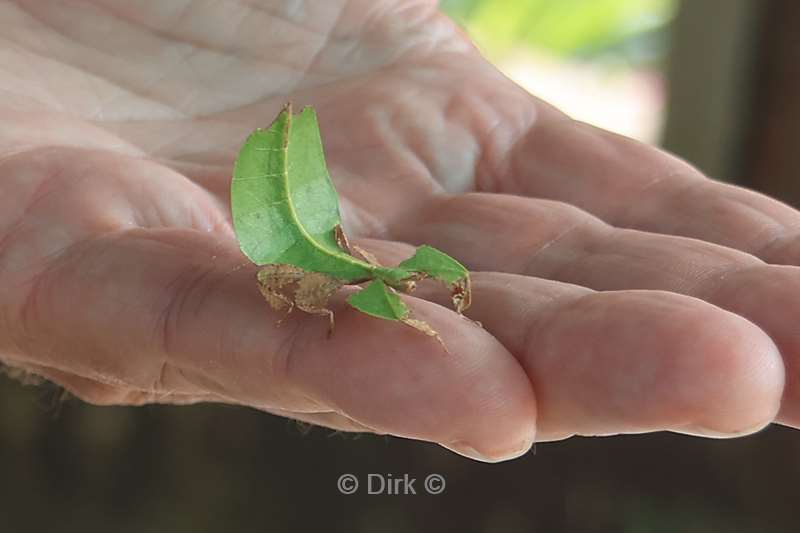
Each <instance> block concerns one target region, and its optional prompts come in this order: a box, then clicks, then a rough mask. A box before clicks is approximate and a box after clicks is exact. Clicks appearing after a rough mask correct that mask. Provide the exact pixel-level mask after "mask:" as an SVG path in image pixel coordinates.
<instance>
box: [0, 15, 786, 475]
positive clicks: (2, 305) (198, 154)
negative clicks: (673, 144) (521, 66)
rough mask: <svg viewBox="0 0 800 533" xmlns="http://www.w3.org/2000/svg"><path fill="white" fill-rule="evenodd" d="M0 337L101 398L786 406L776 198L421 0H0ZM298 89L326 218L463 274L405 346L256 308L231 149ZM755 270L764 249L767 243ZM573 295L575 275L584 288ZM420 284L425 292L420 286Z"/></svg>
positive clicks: (430, 429)
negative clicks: (579, 104)
mask: <svg viewBox="0 0 800 533" xmlns="http://www.w3.org/2000/svg"><path fill="white" fill-rule="evenodd" d="M0 15H2V20H3V21H4V22H3V27H2V28H1V29H0V31H1V32H2V37H3V45H2V55H0V66H2V68H3V71H4V75H3V77H2V81H0V87H2V95H3V98H2V100H0V120H2V126H1V127H0V158H1V159H0V187H1V190H2V195H0V287H2V292H0V295H1V298H2V299H0V319H2V321H0V356H2V357H3V358H4V359H5V360H6V361H7V362H8V363H9V364H12V365H15V366H21V367H24V368H27V369H29V370H31V371H34V372H37V373H39V374H42V375H44V376H46V377H48V378H50V379H52V380H54V381H56V382H58V383H60V384H62V385H64V386H65V387H67V388H68V389H70V390H71V391H73V392H74V393H75V394H76V395H78V396H79V397H81V398H84V399H86V400H87V401H91V402H95V403H101V404H118V403H128V404H139V403H147V402H171V403H192V402H197V401H222V402H228V403H236V404H244V405H250V406H254V407H257V408H260V409H263V410H267V411H270V412H273V413H276V414H282V415H286V416H290V417H293V418H298V419H301V420H307V421H311V422H315V423H318V424H322V425H327V426H330V427H335V428H341V429H350V430H366V431H374V432H380V433H391V434H395V435H400V436H407V437H412V438H418V439H425V440H430V441H434V442H439V443H441V444H443V445H445V446H447V447H448V448H451V449H454V450H456V451H458V452H459V453H462V454H465V455H468V456H471V457H475V458H480V459H484V460H499V459H503V458H508V457H513V456H516V455H519V454H520V453H523V452H524V451H526V450H527V449H528V448H529V447H530V445H531V443H532V442H533V440H534V439H537V440H552V439H558V438H564V437H567V436H570V435H574V434H582V435H601V434H613V433H621V432H642V431H655V430H673V431H680V432H686V433H694V434H701V435H710V436H722V435H735V434H742V433H747V432H752V431H755V430H757V429H759V428H761V427H763V426H764V425H765V424H768V423H770V422H771V421H773V420H774V419H776V417H777V419H778V421H781V422H784V423H787V424H791V425H798V424H800V383H798V378H797V376H798V370H800V369H799V368H798V366H800V365H798V359H799V358H800V329H799V328H796V327H795V325H794V320H793V317H794V316H798V313H797V312H795V309H797V310H798V311H800V309H798V308H800V269H798V268H797V267H793V266H779V265H778V264H784V265H791V264H795V263H797V261H798V260H800V250H799V249H798V245H797V242H798V241H797V234H798V233H797V229H798V228H800V214H798V213H797V212H796V211H794V210H792V209H790V208H789V207H787V206H784V205H782V204H780V203H778V202H776V201H774V200H771V199H768V198H766V197H763V196H761V195H757V194H755V193H752V192H749V191H745V190H743V189H738V188H735V187H732V186H728V185H723V184H720V183H716V182H712V181H710V180H708V179H706V178H704V177H703V176H701V175H699V174H698V173H697V172H696V171H695V170H693V169H692V168H691V167H689V166H688V165H686V164H685V163H683V162H681V161H679V160H677V159H675V158H672V157H671V156H669V155H666V154H664V153H662V152H660V151H658V150H656V149H653V148H650V147H646V146H643V145H640V144H638V143H636V142H634V141H631V140H628V139H624V138H621V137H617V136H614V135H612V134H609V133H607V132H603V131H600V130H596V129H594V128H591V127H589V126H587V125H584V124H580V123H577V122H574V121H572V120H570V119H569V118H568V117H566V116H564V115H563V114H561V113H560V112H558V111H557V110H555V109H553V108H551V107H549V106H547V105H546V104H544V103H542V102H540V101H538V100H536V99H534V98H533V97H532V96H530V95H529V94H527V93H526V92H525V91H523V90H522V89H520V88H519V87H517V86H515V85H514V84H513V83H512V82H510V81H509V80H507V79H506V78H504V77H503V76H502V75H501V74H500V73H499V72H498V71H497V70H496V69H494V67H492V66H491V65H490V64H489V63H487V62H486V61H485V60H484V59H483V58H482V57H481V56H480V55H479V53H478V52H477V51H476V50H475V49H474V47H473V46H472V45H471V44H470V42H469V41H468V39H467V38H466V37H465V36H464V35H463V34H462V33H461V32H460V31H459V30H458V29H457V28H456V27H455V26H454V25H453V24H452V23H451V22H450V21H448V20H447V19H446V18H445V17H444V16H443V15H441V14H440V13H439V12H438V11H437V10H436V7H435V2H432V1H421V0H417V1H412V0H406V1H388V0H387V1H374V0H352V1H344V0H336V1H330V2H301V1H288V0H287V1H264V2H259V1H256V0H250V1H246V0H240V1H238V2H224V3H223V2H210V1H200V0H195V1H190V0H184V1H173V2H156V1H155V0H153V1H148V2H137V3H131V2H125V1H123V0H102V1H100V0H98V1H93V2H88V1H87V2H33V1H23V0H20V1H17V2H3V3H0ZM287 100H291V101H292V102H293V103H294V104H295V105H296V106H301V105H306V104H310V105H314V107H315V108H316V109H317V112H318V115H319V117H320V121H321V128H322V135H323V141H324V144H325V149H326V156H327V159H328V163H329V166H330V168H331V174H332V176H333V179H334V182H335V184H336V186H337V189H338V191H339V193H340V195H341V196H342V210H343V213H342V214H343V219H344V225H345V228H346V230H347V231H348V233H349V234H350V235H351V236H354V237H356V238H357V240H359V241H360V244H362V246H364V247H365V248H367V249H369V250H370V251H372V252H373V253H376V254H377V255H378V256H379V257H382V258H384V259H385V260H386V261H387V262H392V261H394V260H395V259H398V258H405V257H407V256H408V255H409V250H410V247H409V244H408V243H413V244H420V243H423V242H427V243H430V244H432V245H434V246H436V247H438V248H440V249H442V250H444V251H446V252H447V253H449V254H451V255H453V256H454V257H457V258H458V259H460V260H461V261H462V262H464V263H465V264H466V265H467V266H468V267H470V268H471V269H473V270H475V271H476V272H475V273H474V276H473V278H474V282H473V283H474V296H473V307H472V308H471V309H470V312H469V313H468V314H469V316H470V317H472V318H474V319H476V320H479V321H480V322H482V323H483V326H484V329H481V328H479V327H477V326H476V325H475V324H474V323H472V322H470V321H468V320H464V319H463V318H461V317H459V316H458V315H456V314H455V313H453V312H452V311H449V310H447V309H446V308H445V307H441V306H439V305H436V304H434V303H430V302H427V301H424V300H422V299H419V298H413V297H409V298H408V299H407V301H408V303H409V305H410V306H411V307H412V308H413V309H414V312H415V314H416V315H418V316H419V317H420V318H423V319H424V320H426V321H427V322H429V323H430V324H432V325H433V326H434V328H435V329H437V330H438V331H439V332H440V333H441V335H442V337H443V338H444V340H445V342H446V343H447V345H448V347H449V348H450V351H451V352H452V354H451V355H449V356H448V355H443V354H442V351H441V348H440V347H439V345H438V344H437V343H436V342H435V341H434V340H432V339H430V338H428V337H426V336H424V335H420V334H419V333H417V332H415V331H413V330H410V329H408V328H404V327H402V326H399V325H397V324H395V323H390V322H385V321H380V320H376V319H372V318H369V317H366V316H364V315H362V314H360V313H358V312H356V311H353V310H350V309H349V308H348V307H347V306H345V305H342V301H341V299H339V300H337V301H336V302H334V310H335V311H336V313H337V328H336V332H335V334H334V335H333V337H332V338H331V339H327V338H326V334H325V333H326V329H327V321H325V320H321V319H319V318H318V317H314V316H307V315H303V314H300V313H294V314H293V316H291V317H290V318H288V319H287V320H286V321H285V322H284V324H283V325H282V326H280V327H279V326H277V325H276V320H277V318H278V315H277V314H276V313H275V312H273V311H272V310H271V309H269V307H268V306H267V305H266V303H265V302H264V301H263V299H262V298H261V296H260V294H259V292H258V289H257V286H256V284H255V274H254V273H255V267H254V266H253V265H250V264H249V263H248V262H247V261H246V259H245V258H244V257H243V256H242V254H241V252H240V251H239V250H238V246H237V244H236V240H235V237H234V235H233V232H232V229H231V224H230V218H229V193H228V189H229V184H230V178H231V169H232V165H233V160H234V158H235V156H236V152H237V151H238V149H239V147H240V145H241V143H242V141H243V140H244V138H245V137H246V135H247V134H248V133H249V132H250V131H251V130H252V129H254V128H256V127H259V126H265V125H267V124H268V123H269V121H270V120H271V119H272V118H273V117H274V115H275V114H276V113H277V112H278V111H279V110H280V108H281V107H282V106H283V104H284V103H285V102H286V101H287ZM767 263H773V264H767ZM596 291H603V292H596ZM422 292H424V293H425V295H426V296H429V297H430V299H434V300H436V299H437V298H442V299H446V298H447V295H446V294H443V293H440V292H437V291H435V290H433V289H431V292H430V293H427V292H425V288H423V291H422Z"/></svg>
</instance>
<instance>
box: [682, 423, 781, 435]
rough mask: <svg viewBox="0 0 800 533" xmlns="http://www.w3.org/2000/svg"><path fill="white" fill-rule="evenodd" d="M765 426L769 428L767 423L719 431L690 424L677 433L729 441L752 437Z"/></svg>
mask: <svg viewBox="0 0 800 533" xmlns="http://www.w3.org/2000/svg"><path fill="white" fill-rule="evenodd" d="M767 426H769V422H767V423H766V424H764V423H760V424H758V425H756V426H753V427H751V428H747V429H741V430H729V431H720V430H718V429H711V428H708V427H705V426H699V425H695V424H690V425H687V426H683V427H682V428H680V429H679V430H678V432H679V433H685V434H687V435H694V436H696V437H707V438H712V439H731V438H735V437H744V436H745V435H752V434H753V433H757V432H759V431H762V430H764V429H766V427H767Z"/></svg>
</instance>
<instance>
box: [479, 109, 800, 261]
mask: <svg viewBox="0 0 800 533" xmlns="http://www.w3.org/2000/svg"><path fill="white" fill-rule="evenodd" d="M490 174H491V177H490V178H489V179H488V180H487V181H488V183H487V184H486V186H485V187H484V188H485V190H491V191H496V192H504V193H514V194H521V195H526V196H533V197H537V198H546V199H553V200H559V201H562V202H567V203H569V204H572V205H576V206H578V207H580V208H582V209H584V210H586V211H588V212H590V213H592V214H594V215H596V216H598V217H600V218H601V219H603V220H604V221H606V222H608V223H609V224H612V225H615V226H618V227H626V228H634V229H639V230H646V231H650V232H655V233H666V234H672V235H682V236H686V237H694V238H698V239H703V240H706V241H710V242H714V243H717V244H722V245H725V246H730V247H732V248H736V249H739V250H742V251H745V252H748V253H751V254H753V255H756V256H758V257H760V258H762V259H764V260H765V261H767V262H770V263H786V264H800V213H799V212H798V211H796V210H795V209H792V208H791V207H789V206H787V205H785V204H783V203H781V202H779V201H777V200H774V199H772V198H769V197H767V196H765V195H762V194H759V193H756V192H754V191H750V190H747V189H744V188H742V187H737V186H734V185H730V184H725V183H721V182H717V181H713V180H710V179H708V178H706V177H705V176H703V175H702V174H701V173H700V172H698V171H697V170H696V169H694V168H693V167H691V166H690V165H689V164H687V163H686V162H684V161H681V160H680V159H678V158H676V157H674V156H672V155H670V154H668V153H666V152H664V151H662V150H659V149H657V148H654V147H651V146H647V145H644V144H642V143H639V142H637V141H635V140H632V139H628V138H626V137H622V136H620V135H616V134H614V133H610V132H607V131H604V130H601V129H599V128H595V127H593V126H590V125H588V124H584V123H581V122H577V121H573V120H569V119H560V120H551V121H545V122H542V123H541V124H539V125H537V126H534V127H533V128H532V129H531V130H530V131H529V133H528V134H527V135H526V136H524V137H523V138H522V139H521V140H520V141H519V142H518V143H516V144H515V145H514V147H513V149H512V150H511V152H510V154H509V156H508V157H507V159H505V160H504V161H503V164H502V165H495V167H494V169H493V170H492V171H491V172H490Z"/></svg>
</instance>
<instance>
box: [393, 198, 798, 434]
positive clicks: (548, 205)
mask: <svg viewBox="0 0 800 533" xmlns="http://www.w3.org/2000/svg"><path fill="white" fill-rule="evenodd" d="M414 220H415V222H416V223H415V224H414V225H413V226H404V227H402V228H401V227H399V226H398V228H396V231H395V237H396V238H402V239H405V240H409V241H411V242H420V241H422V240H424V241H425V242H428V243H430V244H433V245H434V246H438V247H441V248H442V249H443V250H445V251H446V252H448V253H451V254H453V255H454V256H455V257H457V258H459V259H460V260H463V261H464V262H465V263H466V264H467V265H468V266H469V267H470V268H474V269H481V270H498V271H506V272H513V273H520V274H527V275H531V276H539V277H547V278H551V279H556V280H559V281H564V282H568V283H575V284H580V285H584V286H587V287H591V288H593V289H596V290H624V289H660V290H667V291H671V292H677V293H681V294H685V295H691V296H695V297H699V298H702V299H704V300H707V301H708V302H710V303H713V304H715V305H717V306H719V307H721V308H724V309H727V310H729V311H732V312H735V313H737V314H740V315H741V316H743V317H746V318H747V319H749V320H750V321H752V322H754V323H755V324H757V325H758V326H760V327H761V328H762V329H763V330H764V331H765V332H766V333H768V334H769V335H770V336H771V337H772V339H773V340H774V341H775V343H776V344H777V345H778V347H779V349H780V351H781V354H782V355H783V358H784V361H785V365H786V369H787V382H786V389H785V396H784V402H783V407H782V410H781V414H780V417H779V420H780V421H781V422H783V423H786V424H790V425H794V426H800V329H799V328H797V327H796V324H795V320H794V317H796V316H800V268H798V267H792V266H777V265H767V264H764V263H763V262H762V261H760V260H759V259H757V258H755V257H753V256H751V255H748V254H745V253H743V252H740V251H737V250H733V249H730V248H725V247H722V246H718V245H714V244H710V243H706V242H703V241H699V240H695V239H687V238H683V237H674V236H667V235H657V234H652V233H645V232H640V231H635V230H621V229H615V228H612V227H610V226H607V225H605V224H603V223H602V222H600V221H599V220H597V219H595V218H594V217H591V216H587V215H586V214H585V213H583V212H582V211H580V210H578V209H576V208H574V207H572V206H568V205H566V204H561V203H559V202H552V201H543V200H532V199H526V198H520V197H511V196H505V195H488V194H473V195H467V196H462V197H455V198H452V199H449V200H440V201H436V202H434V203H432V204H431V205H429V206H427V207H426V208H425V209H424V210H422V211H421V212H420V213H418V214H417V216H415V217H414Z"/></svg>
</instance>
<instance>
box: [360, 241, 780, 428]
mask: <svg viewBox="0 0 800 533" xmlns="http://www.w3.org/2000/svg"><path fill="white" fill-rule="evenodd" d="M370 249H371V251H375V252H376V253H377V254H379V255H382V256H384V257H391V256H393V255H394V254H395V252H394V250H393V249H389V250H388V251H386V252H384V251H383V245H382V244H381V243H371V245H370ZM472 286H473V305H472V307H471V308H470V309H469V311H468V314H469V316H470V317H471V318H474V319H476V320H479V321H481V322H482V323H483V325H484V327H485V328H486V329H487V331H489V332H491V333H492V334H493V335H494V336H495V337H497V339H499V340H500V341H501V342H502V343H503V345H504V346H506V347H507V348H508V349H509V350H511V352H512V353H514V354H515V355H516V356H517V357H518V358H519V359H520V361H521V362H522V363H523V365H524V366H525V369H526V371H527V373H528V376H529V377H530V380H531V382H532V384H533V387H534V392H535V394H536V398H537V407H538V427H537V435H538V440H554V439H560V438H565V437H568V436H570V435H575V434H579V435H607V434H614V433H639V432H644V431H658V430H672V431H678V432H683V433H691V434H699V435H705V436H734V435H741V434H744V433H749V432H752V431H755V430H757V429H759V428H761V427H763V426H764V425H766V424H768V423H769V422H770V421H772V420H773V418H774V416H775V414H776V412H777V410H778V407H779V405H780V398H781V391H782V386H783V379H784V373H783V371H784V369H783V364H782V361H781V358H780V355H779V353H778V351H777V349H776V347H775V345H774V344H773V343H772V341H771V340H770V339H769V337H768V336H767V335H765V333H764V332H763V331H761V330H760V329H759V328H758V327H756V326H755V325H753V324H752V323H750V322H748V321H747V320H745V319H744V318H742V317H740V316H738V315H735V314H733V313H730V312H727V311H724V310H722V309H719V308H718V307H715V306H713V305H710V304H708V303H705V302H703V301H701V300H699V299H696V298H690V297H686V296H681V295H678V294H673V293H667V292H661V291H616V292H606V293H597V292H594V291H591V290H589V289H586V288H584V287H580V286H577V285H570V284H565V283H560V282H555V281H548V280H543V279H537V278H532V277H527V276H520V275H513V274H501V273H491V272H474V273H473V274H472ZM419 290H420V292H421V293H423V295H424V296H425V297H429V298H433V299H436V300H437V301H441V302H442V304H445V303H446V301H447V295H446V294H445V293H444V291H440V290H436V289H435V288H430V289H429V290H426V288H425V287H424V286H421V287H420V289H419Z"/></svg>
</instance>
